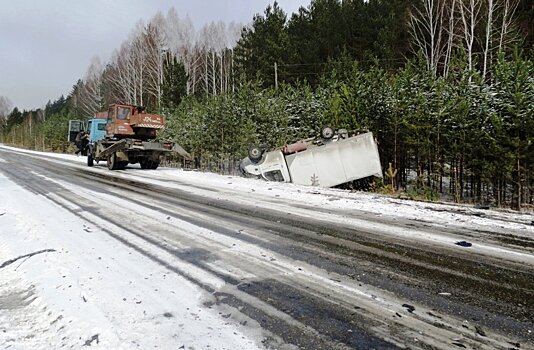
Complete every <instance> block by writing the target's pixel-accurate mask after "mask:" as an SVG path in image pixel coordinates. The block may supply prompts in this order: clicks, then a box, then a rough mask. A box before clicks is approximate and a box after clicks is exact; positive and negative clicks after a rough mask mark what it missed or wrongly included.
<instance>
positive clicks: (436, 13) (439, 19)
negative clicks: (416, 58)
mask: <svg viewBox="0 0 534 350" xmlns="http://www.w3.org/2000/svg"><path fill="white" fill-rule="evenodd" d="M446 4H447V1H446V0H423V1H422V3H421V4H420V6H416V7H414V9H413V11H412V13H411V14H410V29H411V34H412V38H413V45H414V49H415V51H421V52H422V53H423V55H424V57H425V60H426V62H427V68H428V70H429V71H431V72H432V73H433V74H435V75H436V74H437V73H438V68H439V64H440V62H442V61H443V58H444V57H445V54H446V53H447V43H448V40H447V34H448V33H447V26H446V25H445V23H446V22H447V20H448V18H446V15H445V13H446V11H445V9H446Z"/></svg>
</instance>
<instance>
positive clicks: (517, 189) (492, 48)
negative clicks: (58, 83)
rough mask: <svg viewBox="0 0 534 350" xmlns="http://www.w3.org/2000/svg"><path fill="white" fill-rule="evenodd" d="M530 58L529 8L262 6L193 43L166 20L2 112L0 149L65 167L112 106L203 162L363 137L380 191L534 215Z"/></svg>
mask: <svg viewBox="0 0 534 350" xmlns="http://www.w3.org/2000/svg"><path fill="white" fill-rule="evenodd" d="M533 48H534V5H533V4H532V2H531V1H527V0H485V1H474V0H392V1H381V0H370V1H363V0H348V1H340V0H313V1H311V3H310V4H309V5H308V6H306V7H302V8H300V10H299V11H298V12H297V13H294V14H291V15H288V14H286V13H284V11H283V10H282V9H281V8H280V7H279V6H278V4H277V3H276V2H275V3H273V4H272V5H270V6H268V7H267V8H266V9H265V11H264V12H263V13H262V14H257V15H256V16H254V18H253V19H252V22H251V24H249V25H247V26H245V27H242V26H240V25H238V24H235V23H232V24H228V25H227V24H224V23H222V22H219V23H210V24H207V25H206V26H204V27H203V28H201V29H200V30H196V29H195V28H194V26H193V25H192V23H191V21H190V20H189V19H188V17H185V18H181V17H179V16H178V15H177V12H176V11H175V10H174V9H171V10H170V11H169V12H168V13H167V14H166V15H163V14H157V15H156V16H154V17H153V18H152V19H151V20H150V21H149V22H148V23H146V24H139V25H138V26H137V27H136V28H135V29H134V31H133V32H132V35H131V36H130V38H129V39H128V40H127V41H126V42H124V43H123V44H122V45H121V46H120V47H119V48H118V49H117V52H116V53H115V55H114V56H113V57H112V59H111V60H110V61H109V62H106V63H105V64H102V63H101V62H100V61H99V60H98V59H94V60H93V62H92V63H91V65H90V67H88V70H87V73H86V74H85V76H84V77H83V78H81V79H80V80H79V81H78V82H76V84H75V85H74V86H73V89H72V91H71V92H70V93H69V94H68V95H67V96H66V97H63V96H62V97H60V98H59V99H57V100H55V101H50V102H48V103H47V105H46V107H45V108H43V109H37V110H32V111H20V110H18V109H17V108H14V109H10V108H9V109H8V108H6V107H2V106H7V105H8V100H6V99H5V98H4V99H0V115H5V116H6V118H4V119H3V121H0V128H1V129H2V132H1V133H0V134H1V136H0V137H2V140H3V142H4V143H10V144H14V145H18V146H23V147H27V148H34V149H46V150H54V151H66V150H67V148H68V144H67V142H66V140H65V138H66V134H67V130H66V129H67V122H68V120H70V119H88V118H90V117H91V116H92V115H93V114H94V112H95V111H98V110H104V109H105V108H106V106H107V105H108V104H110V103H115V102H123V103H131V104H136V105H144V106H147V108H148V110H150V111H153V112H159V113H162V114H164V115H165V116H166V117H167V120H168V124H167V127H166V129H165V131H164V133H163V134H162V135H160V137H162V138H164V139H172V140H175V141H177V142H179V143H180V144H181V145H182V146H184V147H185V148H186V149H187V150H188V151H190V153H192V154H193V155H194V156H195V157H196V158H197V159H200V160H202V161H203V162H207V161H215V162H217V161H221V160H233V159H239V158H241V157H243V156H245V155H246V152H247V149H248V146H249V145H250V144H252V143H261V144H268V145H271V146H280V145H282V144H284V143H288V142H292V141H295V140H298V139H300V138H304V137H308V136H310V135H313V134H317V133H318V132H319V131H320V129H321V128H322V127H323V126H325V125H329V126H332V127H334V128H346V129H351V130H370V131H372V132H373V133H374V134H375V136H376V138H377V141H378V145H379V152H380V157H381V161H382V165H383V168H384V171H385V177H384V182H385V184H386V185H388V186H389V187H390V188H393V189H395V190H405V191H408V192H409V193H410V194H413V195H414V196H417V197H423V198H427V199H437V198H439V197H440V196H447V197H448V198H450V199H453V200H455V201H458V202H476V203H492V204H496V205H499V206H503V205H506V206H508V205H511V206H512V207H514V208H516V209H519V208H520V207H521V206H527V205H531V204H533V200H534V178H533V177H534V172H533V171H534V144H533V143H532V140H533V137H534V103H533V101H534V65H533V58H534V55H533ZM2 111H4V112H3V113H2ZM0 120H2V119H1V118H0Z"/></svg>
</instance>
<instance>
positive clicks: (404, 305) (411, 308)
mask: <svg viewBox="0 0 534 350" xmlns="http://www.w3.org/2000/svg"><path fill="white" fill-rule="evenodd" d="M402 307H405V308H406V310H407V311H408V312H409V313H412V312H414V311H415V307H414V306H413V305H410V304H402Z"/></svg>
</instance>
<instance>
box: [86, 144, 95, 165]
mask: <svg viewBox="0 0 534 350" xmlns="http://www.w3.org/2000/svg"><path fill="white" fill-rule="evenodd" d="M93 165H95V164H94V162H93V147H91V146H89V147H87V166H93Z"/></svg>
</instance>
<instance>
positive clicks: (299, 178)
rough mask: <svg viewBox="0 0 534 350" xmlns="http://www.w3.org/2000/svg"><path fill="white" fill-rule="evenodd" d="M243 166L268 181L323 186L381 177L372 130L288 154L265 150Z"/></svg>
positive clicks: (247, 171)
mask: <svg viewBox="0 0 534 350" xmlns="http://www.w3.org/2000/svg"><path fill="white" fill-rule="evenodd" d="M242 169H243V170H244V172H245V173H247V174H250V175H257V176H261V177H262V178H264V179H265V180H270V181H285V182H292V183H295V184H299V185H307V186H320V187H333V186H337V185H341V184H344V183H346V182H350V181H354V180H358V179H362V178H365V177H369V176H376V177H382V166H381V164H380V157H379V155H378V147H377V144H376V142H375V139H374V137H373V134H372V133H371V132H368V133H365V134H360V135H357V136H353V137H349V138H347V139H341V138H340V139H336V140H333V141H332V142H329V143H327V144H325V145H321V146H313V147H310V148H308V149H307V150H305V151H302V152H298V153H293V154H289V155H284V154H283V153H282V152H281V151H280V150H274V151H271V152H266V153H265V154H264V156H263V159H262V161H261V162H258V163H253V162H251V161H250V159H248V158H246V159H245V160H244V161H243V163H242Z"/></svg>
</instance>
